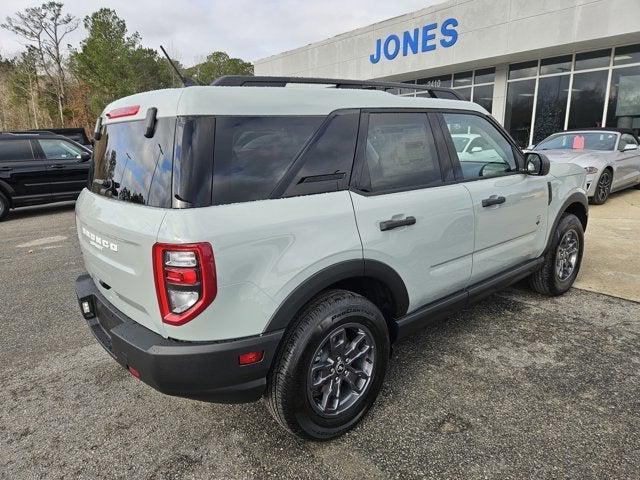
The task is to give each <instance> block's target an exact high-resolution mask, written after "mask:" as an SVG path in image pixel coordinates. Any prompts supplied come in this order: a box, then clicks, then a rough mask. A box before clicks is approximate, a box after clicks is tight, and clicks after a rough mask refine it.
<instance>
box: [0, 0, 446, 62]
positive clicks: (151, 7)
mask: <svg viewBox="0 0 640 480" xmlns="http://www.w3.org/2000/svg"><path fill="white" fill-rule="evenodd" d="M58 1H62V2H63V3H64V4H65V11H66V12H68V13H71V14H73V15H75V16H76V17H78V18H80V19H82V18H84V17H85V16H86V15H89V14H90V13H92V12H93V11H95V10H97V9H99V8H101V7H108V8H111V9H113V10H115V11H116V13H117V14H118V16H120V18H123V19H124V20H125V21H126V23H127V27H128V29H129V31H130V32H133V31H138V32H139V33H140V34H141V36H142V43H143V44H144V45H145V46H147V47H152V48H155V49H156V50H159V45H161V44H162V45H163V46H164V47H165V48H166V49H167V51H168V52H169V54H170V55H171V56H172V57H176V58H178V60H180V61H181V62H182V63H183V64H184V65H185V66H191V65H193V64H195V63H198V62H200V61H202V60H203V59H204V58H205V57H206V55H207V54H208V53H210V52H213V51H216V50H222V51H226V52H227V53H228V54H229V55H231V56H232V57H239V58H242V59H244V60H247V61H253V60H257V59H260V58H264V57H266V56H269V55H273V54H276V53H280V52H283V51H285V50H291V49H293V48H297V47H301V46H303V45H306V44H309V43H313V42H316V41H319V40H323V39H325V38H328V37H331V36H334V35H337V34H339V33H343V32H347V31H349V30H353V29H355V28H358V27H364V26H366V25H370V24H371V23H375V22H378V21H381V20H385V19H387V18H391V17H395V16H398V15H402V14H404V13H408V12H412V11H415V10H419V9H421V8H425V7H427V6H430V5H434V4H437V3H441V2H442V1H443V0H393V1H389V0H369V1H367V0H306V1H304V0H210V1H206V0H184V1H179V0H175V1H165V0H103V1H101V2H93V1H90V0H66V1H64V0H58ZM41 3H43V1H31V0H1V1H0V19H1V20H2V21H1V22H0V23H4V21H5V18H6V17H7V16H9V15H13V14H14V13H15V12H17V11H20V10H23V9H25V8H27V7H31V6H37V5H40V4H41ZM85 35H86V32H85V31H84V29H83V28H82V24H81V26H80V28H79V29H78V30H77V31H76V32H74V33H73V34H72V35H71V36H69V37H67V38H68V41H69V43H71V44H72V45H73V46H77V45H78V44H79V42H80V41H81V39H82V38H83V37H84V36H85ZM22 49H23V45H21V43H20V40H18V39H17V38H16V36H15V35H14V34H13V33H11V32H8V31H6V30H4V29H0V55H2V56H5V57H12V56H13V55H15V54H16V53H17V52H19V51H20V50H22Z"/></svg>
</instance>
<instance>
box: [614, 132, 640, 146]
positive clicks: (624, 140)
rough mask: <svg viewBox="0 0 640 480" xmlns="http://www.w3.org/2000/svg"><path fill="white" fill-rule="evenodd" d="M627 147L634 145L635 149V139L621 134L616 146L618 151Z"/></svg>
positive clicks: (626, 134) (636, 143) (636, 144)
mask: <svg viewBox="0 0 640 480" xmlns="http://www.w3.org/2000/svg"><path fill="white" fill-rule="evenodd" d="M627 145H634V146H636V147H637V146H638V142H636V139H635V138H633V135H629V134H628V133H623V134H622V135H621V136H620V144H619V145H618V149H620V150H622V149H623V148H624V147H626V146H627Z"/></svg>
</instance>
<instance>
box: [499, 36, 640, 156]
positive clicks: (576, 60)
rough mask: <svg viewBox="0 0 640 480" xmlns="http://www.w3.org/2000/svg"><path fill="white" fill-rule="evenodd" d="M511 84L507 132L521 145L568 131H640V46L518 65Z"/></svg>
mask: <svg viewBox="0 0 640 480" xmlns="http://www.w3.org/2000/svg"><path fill="white" fill-rule="evenodd" d="M536 64H537V67H536ZM507 81H508V87H507V105H506V111H505V128H506V129H507V130H508V131H509V132H510V133H511V135H512V136H513V137H514V138H515V139H516V140H517V142H518V143H519V144H520V145H521V146H522V147H525V146H527V145H529V144H530V143H534V144H535V143H538V142H540V141H541V140H542V139H544V138H545V137H547V136H549V135H550V134H552V133H554V132H559V131H562V130H565V129H567V128H588V127H602V126H606V127H624V128H632V129H634V130H635V131H636V133H638V131H640V45H626V46H621V47H616V48H614V49H602V50H596V51H588V52H579V53H576V54H575V55H562V56H558V57H552V58H543V59H540V60H538V61H530V62H522V63H517V64H513V65H510V66H509V74H508V80H507ZM527 117H530V120H529V121H528V122H527ZM527 135H528V137H527Z"/></svg>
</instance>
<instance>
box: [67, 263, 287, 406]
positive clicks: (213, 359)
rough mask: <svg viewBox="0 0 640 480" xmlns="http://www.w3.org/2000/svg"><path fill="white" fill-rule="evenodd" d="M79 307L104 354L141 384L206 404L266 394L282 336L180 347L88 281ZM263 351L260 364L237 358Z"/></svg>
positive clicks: (83, 279) (79, 284) (82, 281)
mask: <svg viewBox="0 0 640 480" xmlns="http://www.w3.org/2000/svg"><path fill="white" fill-rule="evenodd" d="M76 295H77V297H78V302H79V303H80V305H81V311H82V302H84V301H88V302H89V304H90V305H91V313H90V314H84V313H83V315H84V317H85V319H86V320H87V323H88V324H89V327H90V328H91V331H92V332H93V334H94V336H95V337H96V339H97V340H98V342H99V343H100V344H101V345H102V346H103V347H104V349H105V350H106V351H107V352H108V353H109V354H110V355H111V356H112V357H113V358H114V359H115V360H116V361H117V362H118V363H119V364H120V365H122V366H123V367H125V368H128V367H132V368H133V369H135V370H136V371H137V372H138V373H139V375H140V377H139V378H140V380H142V381H143V382H145V383H146V384H148V385H150V386H152V387H153V388H155V389H156V390H158V391H160V392H162V393H166V394H168V395H176V396H179V397H186V398H192V399H196V400H203V401H208V402H219V403H243V402H252V401H255V400H258V399H259V398H260V397H261V396H262V395H263V393H264V391H265V388H266V378H267V374H268V372H269V368H270V366H271V364H272V362H273V358H274V356H275V352H276V349H277V347H278V343H279V342H280V339H281V337H282V331H278V332H271V333H269V334H265V335H261V336H255V337H248V338H241V339H238V340H230V341H219V342H202V343H200V342H197V343H196V342H182V341H177V340H172V339H168V338H164V337H162V336H160V335H158V334H156V333H154V332H152V331H151V330H149V329H147V328H145V327H143V326H141V325H140V324H138V323H136V322H135V321H133V320H131V319H130V318H129V317H127V316H125V315H124V314H123V313H122V312H120V311H119V310H117V309H116V308H115V307H114V306H113V305H112V304H111V303H109V302H108V301H107V299H106V298H105V297H104V296H103V295H102V294H101V293H100V291H99V290H98V289H97V288H96V285H95V283H94V282H93V279H92V278H91V277H90V276H89V275H86V274H85V275H81V276H80V277H78V279H77V280H76ZM254 351H263V352H264V357H263V359H262V361H261V362H259V363H255V364H251V365H244V366H241V365H239V363H238V355H240V354H241V353H246V352H254Z"/></svg>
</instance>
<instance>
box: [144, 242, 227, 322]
mask: <svg viewBox="0 0 640 480" xmlns="http://www.w3.org/2000/svg"><path fill="white" fill-rule="evenodd" d="M153 273H154V277H155V283H156V293H157V295H158V305H159V306H160V313H161V315H162V321H163V322H164V323H167V324H169V325H175V326H177V325H184V324H185V323H187V322H189V321H190V320H193V319H194V318H195V317H196V316H197V315H199V314H200V313H201V312H202V311H203V310H204V309H205V308H207V307H208V306H209V305H210V304H211V302H213V299H214V298H215V297H216V294H217V293H218V282H217V279H216V267H215V262H214V259H213V249H212V248H211V245H210V244H208V243H191V244H186V245H180V244H178V245H174V244H167V243H156V244H155V245H154V246H153Z"/></svg>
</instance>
